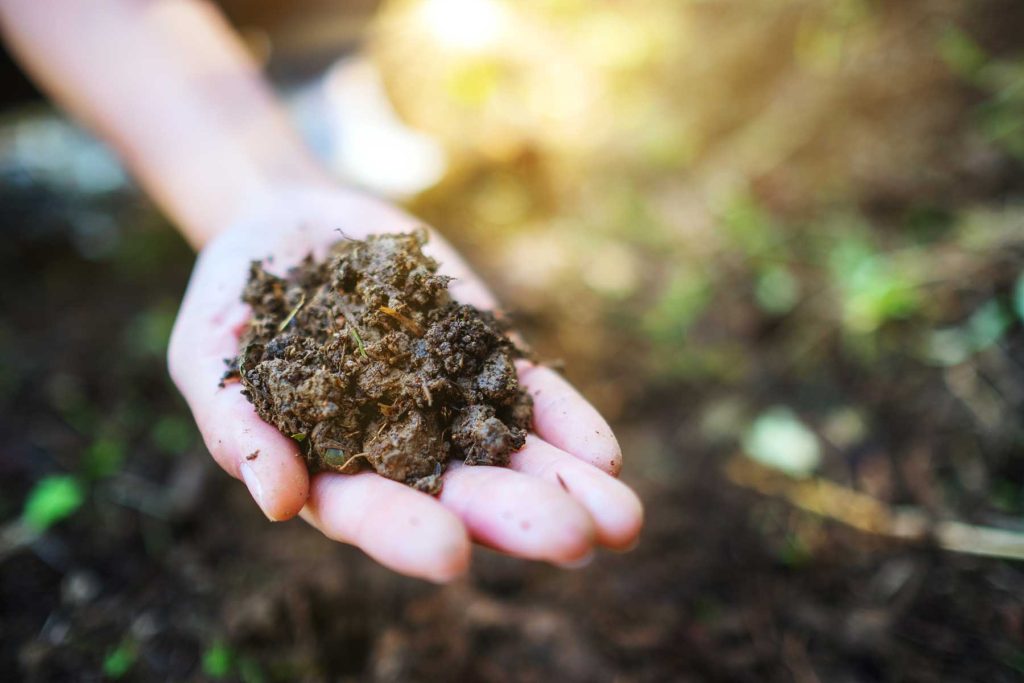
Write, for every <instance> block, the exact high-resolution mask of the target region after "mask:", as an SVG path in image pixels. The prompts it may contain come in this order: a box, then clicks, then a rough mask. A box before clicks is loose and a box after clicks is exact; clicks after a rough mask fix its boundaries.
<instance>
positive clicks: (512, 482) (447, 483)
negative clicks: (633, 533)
mask: <svg viewBox="0 0 1024 683" xmlns="http://www.w3.org/2000/svg"><path fill="white" fill-rule="evenodd" d="M440 500H441V503H443V504H444V505H445V507H447V508H448V509H450V510H451V511H452V512H454V513H455V514H456V515H457V516H458V517H459V519H461V520H462V523H463V524H465V525H466V528H467V529H468V530H469V533H470V535H471V536H472V537H473V539H474V540H476V541H478V542H480V543H482V544H484V545H487V546H490V547H492V548H495V549H496V550H501V551H502V552H506V553H509V554H511V555H517V556H520V557H525V558H527V559H533V560H547V561H549V562H557V563H572V562H577V561H579V560H581V559H583V558H585V557H587V556H588V555H589V554H590V553H591V552H592V546H593V539H594V522H593V520H591V518H590V515H588V514H587V512H586V510H584V509H583V507H582V506H581V505H580V504H579V503H577V502H576V501H575V500H573V499H572V497H571V496H569V494H567V493H566V492H565V491H563V490H562V489H561V488H559V487H558V486H557V485H556V484H551V483H548V482H546V481H541V480H538V479H536V478H534V477H528V476H526V475H524V474H520V473H518V472H513V471H511V470H508V469H505V468H501V467H487V466H483V465H476V466H469V465H464V464H463V463H461V462H458V461H453V462H451V463H450V464H449V465H448V471H447V472H446V473H445V476H444V488H442V489H441V495H440Z"/></svg>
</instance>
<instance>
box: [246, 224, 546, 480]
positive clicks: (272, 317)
mask: <svg viewBox="0 0 1024 683" xmlns="http://www.w3.org/2000/svg"><path fill="white" fill-rule="evenodd" d="M426 239H427V234H426V232H425V231H421V232H417V233H409V234H387V235H375V236H370V237H369V238H368V239H366V240H365V241H361V240H342V241H339V242H338V243H337V244H335V245H334V247H333V248H332V249H331V252H330V254H329V256H328V258H327V259H325V260H324V261H322V262H316V261H314V260H313V257H312V256H309V257H307V258H306V260H305V261H304V262H303V263H302V264H300V265H299V266H297V267H295V268H292V269H291V270H289V272H288V274H287V275H286V276H285V277H284V278H281V277H277V276H275V275H272V274H270V273H269V272H267V270H266V269H264V267H263V264H262V263H260V262H254V263H253V264H252V271H251V273H250V276H249V282H248V285H247V286H246V289H245V292H244V293H243V300H244V301H245V302H246V303H247V304H249V305H250V306H251V307H252V311H253V315H252V320H251V322H250V324H249V326H248V328H247V330H246V332H245V333H244V335H243V337H242V344H241V353H240V354H239V357H238V359H237V360H236V361H235V362H234V363H233V365H234V368H233V370H232V371H231V373H229V377H230V376H232V375H234V374H236V373H237V375H239V376H240V377H241V381H242V384H243V385H244V386H245V392H244V393H245V395H246V397H248V398H249V400H250V401H252V403H253V405H254V406H255V407H256V412H257V413H259V415H260V417H262V418H263V419H264V420H266V421H267V422H269V423H270V424H273V425H274V426H276V427H277V428H278V429H280V430H281V432H283V433H284V434H286V435H288V436H290V437H292V438H294V439H295V440H296V441H298V442H299V443H300V444H301V445H302V450H303V453H304V454H305V457H306V460H307V462H308V463H309V468H310V471H312V472H319V471H324V470H333V471H337V472H344V473H353V472H356V471H358V470H359V469H360V468H361V467H362V466H363V465H364V464H368V465H369V466H371V467H372V468H373V469H374V470H376V471H377V472H378V473H379V474H382V475H384V476H385V477H388V478H390V479H394V480H397V481H401V482H405V483H407V484H409V485H411V486H413V487H415V488H417V489H420V490H422V491H426V492H428V493H438V492H439V491H440V490H441V473H442V472H443V471H444V469H445V466H446V465H447V463H448V460H449V459H450V458H451V457H458V458H462V459H463V460H465V462H466V464H468V465H507V464H508V459H509V454H510V453H512V452H513V451H515V450H517V449H519V448H521V447H522V446H523V444H524V443H525V440H526V430H527V428H528V427H529V425H530V422H531V419H532V402H531V400H530V396H529V395H528V394H527V393H526V392H525V391H523V390H521V389H520V388H519V382H518V380H517V378H516V370H515V365H514V364H513V360H514V358H515V357H516V356H517V355H521V354H520V353H519V351H518V350H517V349H516V347H515V346H514V345H513V343H512V342H511V341H510V340H509V338H508V337H507V336H505V333H504V326H503V325H502V323H501V322H499V321H498V320H497V319H496V318H495V317H494V315H492V314H491V313H487V312H484V311H479V310H477V309H476V308H474V307H472V306H467V305H462V304H458V303H455V302H454V301H452V299H451V298H450V297H449V295H448V283H449V281H450V278H448V277H447V276H444V275H438V274H437V269H438V264H437V262H436V261H434V260H433V259H431V258H430V257H428V256H426V255H424V254H423V252H422V250H421V247H422V246H423V244H424V243H425V242H426Z"/></svg>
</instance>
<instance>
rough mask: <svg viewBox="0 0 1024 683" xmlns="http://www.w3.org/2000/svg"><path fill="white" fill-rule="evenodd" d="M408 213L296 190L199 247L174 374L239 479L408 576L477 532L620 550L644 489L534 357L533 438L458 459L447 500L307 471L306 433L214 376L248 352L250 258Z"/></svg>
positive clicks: (429, 567) (279, 515) (453, 567)
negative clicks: (302, 446)
mask: <svg viewBox="0 0 1024 683" xmlns="http://www.w3.org/2000/svg"><path fill="white" fill-rule="evenodd" d="M417 225H421V224H420V223H419V222H418V221H416V220H415V219H414V218H412V217H411V216H409V215H407V214H405V213H403V212H401V211H399V210H398V209H396V208H394V207H392V206H390V205H388V204H386V203H383V202H381V201H379V200H376V199H373V198H371V197H368V196H366V195H362V194H359V193H356V192H352V191H347V190H300V191H295V192H290V193H287V194H282V196H279V197H277V198H274V199H273V200H272V201H267V202H266V204H265V205H262V206H254V207H251V210H250V212H249V217H248V218H246V219H244V220H241V221H239V222H238V223H236V224H235V225H233V226H231V227H229V228H228V229H227V230H225V231H224V232H223V233H222V234H221V235H219V236H218V237H217V238H216V239H215V240H213V241H212V242H211V243H210V244H209V245H208V246H207V247H206V248H205V249H204V250H203V251H202V253H201V254H200V256H199V259H198V261H197V263H196V267H195V271H194V272H193V275H192V280H191V282H190V284H189V287H188V291H187V293H186V295H185V299H184V302H183V303H182V307H181V311H180V312H179V315H178V320H177V322H176V323H175V327H174V333H173V335H172V338H171V344H170V350H169V354H168V360H169V364H170V370H171V376H172V377H173V379H174V381H175V383H176V384H177V386H178V388H179V389H180V390H181V392H182V393H183V394H184V396H185V398H186V400H187V401H188V403H189V406H190V407H191V409H192V413H193V415H194V416H195V419H196V423H197V424H198V426H199V429H200V431H201V432H202V435H203V439H204V440H205V442H206V445H207V447H208V448H209V450H210V452H211V453H212V454H213V457H214V458H215V459H216V460H217V462H218V463H219V464H220V465H221V467H223V468H224V469H225V470H226V471H227V472H228V473H229V474H231V475H232V476H234V477H237V478H239V479H242V480H243V481H244V482H245V484H246V486H247V487H248V488H249V491H250V492H251V493H252V495H253V497H254V498H255V499H256V502H257V503H258V504H259V506H260V508H261V509H262V510H263V512H264V514H266V516H267V517H269V518H270V519H272V520H284V519H289V518H291V517H293V516H295V515H296V514H299V515H301V516H302V518H303V519H305V520H306V521H307V522H309V523H310V524H312V525H313V526H315V527H317V528H318V529H320V530H321V531H322V532H323V533H324V534H325V535H327V536H328V537H330V538H332V539H335V540H338V541H342V542H345V543H351V544H354V545H356V546H358V547H360V548H361V549H362V550H363V551H365V552H366V553H367V554H368V555H370V556H371V557H373V558H374V559H376V560H377V561H378V562H380V563H381V564H383V565H385V566H387V567H390V568H392V569H394V570H396V571H399V572H402V573H404V574H409V575H411V576H419V577H423V578H427V579H431V580H435V581H445V580H448V579H450V578H452V577H454V576H457V575H458V574H461V573H462V572H464V571H465V570H466V568H467V567H468V564H469V554H470V553H469V550H470V540H471V539H472V540H473V541H475V542H478V543H481V544H483V545H486V546H489V547H492V548H495V549H497V550H500V551H503V552H506V553H509V554H512V555H517V556H521V557H524V558H530V559H538V560H547V561H551V562H556V563H562V564H566V563H574V562H579V561H581V560H584V559H586V558H587V557H588V556H589V555H590V553H591V552H592V550H593V548H594V546H595V545H601V546H607V547H611V548H624V547H628V546H629V545H630V544H632V543H633V542H634V541H635V539H636V537H637V535H638V534H639V531H640V526H641V524H642V510H641V506H640V502H639V500H638V499H637V497H636V495H635V494H634V493H633V492H632V491H631V490H630V489H629V488H627V487H626V486H625V485H623V484H622V483H620V482H619V481H618V480H617V479H615V478H614V476H615V475H616V474H618V471H619V468H620V466H621V454H620V451H619V447H618V444H617V442H616V440H615V437H614V436H613V435H612V432H611V430H610V429H609V427H608V425H607V423H606V422H605V421H604V420H603V419H602V418H601V416H600V415H598V413H597V411H595V410H594V408H593V407H591V406H590V404H588V403H587V402H586V400H584V399H583V398H582V397H581V396H580V395H579V394H578V393H577V392H576V391H575V390H574V389H573V388H572V387H571V386H570V385H569V384H568V383H567V382H565V380H563V379H562V378H561V377H560V376H559V375H557V374H556V373H555V372H553V371H552V370H550V369H548V368H545V367H542V366H536V365H532V364H530V363H527V362H525V361H521V362H520V364H519V368H518V369H519V379H520V382H521V383H522V385H523V386H524V387H525V388H526V389H527V391H529V393H530V394H531V395H532V396H533V399H534V406H535V407H534V424H533V430H532V432H531V434H530V435H529V436H528V438H527V442H526V446H525V447H524V448H523V449H522V450H520V451H518V452H517V453H514V454H513V455H512V459H511V464H510V467H509V468H508V469H505V468H497V467H485V466H475V467H469V466H465V465H463V464H462V463H461V462H459V461H452V463H451V464H450V465H449V468H448V471H447V472H446V473H445V475H444V488H443V490H442V492H441V495H440V496H439V497H437V498H434V497H431V496H428V495H426V494H424V493H420V492H418V491H415V490H413V489H411V488H409V487H407V486H405V485H403V484H400V483H397V482H394V481H391V480H389V479H386V478H384V477H381V476H380V475H378V474H375V473H373V472H365V473H361V474H356V475H343V474H336V473H327V472H324V473H320V474H316V475H314V476H312V477H310V476H309V474H308V473H307V470H306V464H305V460H304V459H303V458H302V457H301V456H300V454H299V451H298V447H297V444H296V443H295V442H294V441H292V440H291V439H289V438H287V437H286V436H284V435H282V434H281V433H280V432H278V431H277V430H276V429H275V428H274V427H272V426H271V425H269V424H267V423H265V422H263V421H262V420H261V419H260V418H259V417H258V416H257V415H256V413H255V411H254V410H253V407H252V405H251V404H250V403H249V402H248V401H247V400H246V399H245V397H244V396H242V394H241V387H240V386H239V385H238V384H237V383H235V384H229V385H227V386H225V387H222V388H221V387H218V380H219V379H220V377H221V376H222V375H223V372H224V369H225V366H224V359H225V358H230V357H233V356H234V355H235V354H236V353H237V350H238V338H239V334H240V333H241V331H242V329H243V327H244V326H245V323H246V321H247V320H248V316H249V310H248V308H247V307H246V306H245V305H244V304H242V302H241V300H240V293H241V291H242V287H243V285H244V283H245V278H246V275H247V273H248V267H249V262H250V261H252V260H256V259H270V268H271V270H275V271H280V272H283V271H284V270H285V269H286V268H288V267H289V266H291V265H293V264H296V263H298V261H299V260H301V259H302V258H303V257H304V256H306V255H307V254H308V253H310V252H313V253H314V254H315V255H317V256H318V257H321V258H322V257H323V256H324V255H325V253H326V251H327V248H328V247H329V246H330V244H332V243H333V242H335V241H337V240H338V239H340V235H339V233H338V231H339V230H340V231H342V232H343V233H344V234H345V235H346V236H348V237H353V238H362V237H365V236H366V235H369V234H373V233H381V232H401V231H408V230H411V229H412V228H414V227H416V226H417ZM425 251H427V252H428V253H430V254H431V255H432V256H434V257H435V258H436V259H437V260H438V261H439V262H440V263H441V272H443V273H445V274H448V275H451V276H453V277H455V278H456V279H455V280H454V281H453V282H452V285H451V293H452V295H453V296H454V297H455V298H456V299H458V300H460V301H462V302H465V303H469V304H473V305H475V306H477V307H479V308H494V307H495V302H494V299H493V298H492V296H491V294H490V293H489V292H488V291H487V289H486V287H484V286H483V284H482V283H481V282H480V281H479V279H478V278H477V277H476V276H475V275H474V274H473V273H472V272H471V271H470V270H469V268H468V267H467V266H466V264H465V263H464V262H463V261H462V260H461V259H460V258H459V256H458V254H456V253H455V251H454V250H453V249H452V248H451V247H450V246H449V245H448V244H447V243H445V242H444V241H443V240H442V239H441V238H440V237H439V236H438V235H437V234H436V233H433V234H432V236H431V240H430V243H429V244H428V245H427V246H426V248H425Z"/></svg>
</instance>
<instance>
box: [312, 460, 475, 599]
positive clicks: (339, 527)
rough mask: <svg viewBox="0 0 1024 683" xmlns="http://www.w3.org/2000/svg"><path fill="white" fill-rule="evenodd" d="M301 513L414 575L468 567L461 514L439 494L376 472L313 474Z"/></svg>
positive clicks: (432, 576)
mask: <svg viewBox="0 0 1024 683" xmlns="http://www.w3.org/2000/svg"><path fill="white" fill-rule="evenodd" d="M302 518H303V519H305V520H306V521H307V522H309V523H310V524H312V525H313V526H315V527H316V528H317V529H319V530H320V531H321V532H323V533H324V535H326V536H327V537H328V538H332V539H334V540H336V541H341V542H342V543H351V544H352V545H355V546H358V547H359V548H361V549H362V550H363V552H365V553H366V554H367V555H369V556H370V557H372V558H373V559H374V560H376V561H377V562H380V563H381V564H383V565H384V566H386V567H389V568H391V569H394V570H395V571H397V572H401V573H403V574H407V575H409V576H416V577H419V578H424V579H428V580H431V581H437V582H445V581H450V580H451V579H453V578H455V577H456V576H459V575H460V574H462V573H464V572H465V571H466V569H467V568H468V567H469V558H470V542H469V536H468V535H467V533H466V528H465V527H464V526H463V525H462V522H460V521H459V519H458V517H456V516H455V515H454V514H452V513H451V512H449V511H448V510H446V509H445V508H444V506H443V505H441V504H439V503H438V502H437V500H436V499H434V498H431V497H430V496H428V495H426V494H424V493H420V492H419V491H415V490H413V489H411V488H409V487H408V486H405V485H404V484H400V483H398V482H394V481H391V480H390V479H385V478H384V477H381V476H380V475H377V474H374V473H371V472H366V473H363V474H357V475H344V474H334V473H323V474H319V475H317V476H315V477H313V482H312V486H311V488H310V494H309V500H308V502H307V503H306V507H305V508H303V510H302Z"/></svg>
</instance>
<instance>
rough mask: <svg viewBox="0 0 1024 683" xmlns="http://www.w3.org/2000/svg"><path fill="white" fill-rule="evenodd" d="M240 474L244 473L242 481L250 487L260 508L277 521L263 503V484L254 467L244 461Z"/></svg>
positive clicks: (271, 519) (268, 516)
mask: <svg viewBox="0 0 1024 683" xmlns="http://www.w3.org/2000/svg"><path fill="white" fill-rule="evenodd" d="M238 471H239V474H241V475H242V481H244V482H245V486H246V488H248V489H249V493H250V494H252V497H253V500H255V501H256V504H257V505H259V506H260V510H261V511H262V512H263V514H264V515H265V516H266V518H267V519H269V520H270V521H271V522H274V521H276V520H275V519H274V518H273V517H271V516H270V515H269V514H267V509H266V507H264V504H263V484H261V483H260V478H259V477H257V476H256V470H254V469H253V468H252V465H250V464H249V463H247V462H246V463H242V466H241V467H240V468H239V469H238Z"/></svg>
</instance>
